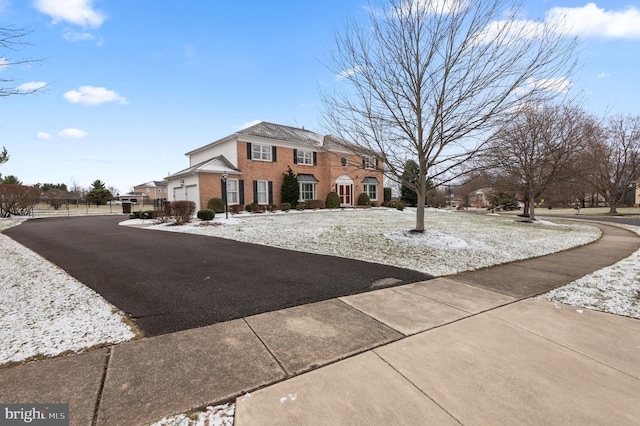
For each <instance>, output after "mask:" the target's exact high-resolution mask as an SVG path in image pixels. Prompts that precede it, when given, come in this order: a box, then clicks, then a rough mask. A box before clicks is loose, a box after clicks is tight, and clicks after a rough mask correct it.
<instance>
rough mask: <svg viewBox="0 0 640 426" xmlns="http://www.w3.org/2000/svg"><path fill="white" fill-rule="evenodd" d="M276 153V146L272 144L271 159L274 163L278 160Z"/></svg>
mask: <svg viewBox="0 0 640 426" xmlns="http://www.w3.org/2000/svg"><path fill="white" fill-rule="evenodd" d="M276 154H277V152H276V147H275V146H272V147H271V161H272V162H274V163H276V162H277V161H278V156H277V155H276Z"/></svg>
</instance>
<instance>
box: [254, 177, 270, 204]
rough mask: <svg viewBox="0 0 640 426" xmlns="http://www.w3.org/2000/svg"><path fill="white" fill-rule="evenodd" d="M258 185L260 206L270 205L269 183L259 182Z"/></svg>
mask: <svg viewBox="0 0 640 426" xmlns="http://www.w3.org/2000/svg"><path fill="white" fill-rule="evenodd" d="M256 183H257V185H256V188H257V194H258V204H269V182H268V181H266V180H259V181H257V182H256Z"/></svg>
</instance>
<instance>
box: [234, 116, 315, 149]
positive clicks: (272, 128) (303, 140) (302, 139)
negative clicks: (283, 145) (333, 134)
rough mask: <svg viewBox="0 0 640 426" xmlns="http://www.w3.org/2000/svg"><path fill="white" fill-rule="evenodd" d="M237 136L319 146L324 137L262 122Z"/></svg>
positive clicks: (294, 128) (304, 130)
mask: <svg viewBox="0 0 640 426" xmlns="http://www.w3.org/2000/svg"><path fill="white" fill-rule="evenodd" d="M237 134H239V135H249V136H259V137H263V138H269V139H277V140H282V141H286V142H294V143H300V144H304V145H314V146H321V145H322V142H323V139H324V136H322V135H319V134H317V133H314V132H312V131H310V130H306V129H300V128H297V127H290V126H283V125H281V124H274V123H268V122H266V121H262V122H260V123H258V124H256V125H253V126H251V127H247V128H246V129H242V130H240V131H239V132H237Z"/></svg>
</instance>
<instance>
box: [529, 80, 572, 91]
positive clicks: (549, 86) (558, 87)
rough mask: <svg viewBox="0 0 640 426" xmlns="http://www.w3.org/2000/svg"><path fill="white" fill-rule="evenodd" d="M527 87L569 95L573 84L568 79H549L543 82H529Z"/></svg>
mask: <svg viewBox="0 0 640 426" xmlns="http://www.w3.org/2000/svg"><path fill="white" fill-rule="evenodd" d="M527 86H529V87H530V88H532V89H543V90H549V91H553V92H560V93H567V92H569V89H570V88H571V86H573V83H571V81H570V80H569V79H568V78H566V77H560V78H549V79H541V80H529V81H527Z"/></svg>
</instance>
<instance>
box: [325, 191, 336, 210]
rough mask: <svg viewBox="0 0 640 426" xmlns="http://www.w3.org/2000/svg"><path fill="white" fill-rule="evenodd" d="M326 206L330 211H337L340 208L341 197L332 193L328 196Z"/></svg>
mask: <svg viewBox="0 0 640 426" xmlns="http://www.w3.org/2000/svg"><path fill="white" fill-rule="evenodd" d="M325 205H326V206H327V208H328V209H337V208H339V207H340V197H339V196H338V193H336V192H330V193H328V194H327V200H326V201H325Z"/></svg>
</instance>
